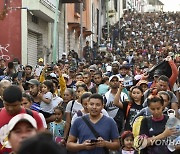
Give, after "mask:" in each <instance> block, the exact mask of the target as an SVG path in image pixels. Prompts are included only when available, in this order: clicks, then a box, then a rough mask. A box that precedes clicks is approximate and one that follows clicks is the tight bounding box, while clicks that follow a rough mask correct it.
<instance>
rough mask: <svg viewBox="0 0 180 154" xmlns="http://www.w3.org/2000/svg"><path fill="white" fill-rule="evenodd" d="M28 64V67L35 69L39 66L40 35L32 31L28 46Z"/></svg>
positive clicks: (29, 35) (29, 34) (29, 33)
mask: <svg viewBox="0 0 180 154" xmlns="http://www.w3.org/2000/svg"><path fill="white" fill-rule="evenodd" d="M27 48H28V52H27V62H28V65H31V66H32V67H34V66H35V65H36V64H37V52H38V34H37V33H34V32H32V31H28V44H27Z"/></svg>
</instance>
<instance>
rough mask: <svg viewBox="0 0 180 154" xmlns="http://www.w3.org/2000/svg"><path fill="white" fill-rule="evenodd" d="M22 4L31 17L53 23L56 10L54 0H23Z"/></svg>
mask: <svg viewBox="0 0 180 154" xmlns="http://www.w3.org/2000/svg"><path fill="white" fill-rule="evenodd" d="M23 4H24V5H23V6H24V7H27V8H28V9H29V10H30V11H31V12H32V14H33V15H35V16H37V17H39V18H42V19H44V20H45V21H48V22H53V21H54V17H55V8H56V7H55V5H56V4H55V1H54V0H25V1H24V3H23Z"/></svg>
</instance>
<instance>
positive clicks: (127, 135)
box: [119, 131, 138, 154]
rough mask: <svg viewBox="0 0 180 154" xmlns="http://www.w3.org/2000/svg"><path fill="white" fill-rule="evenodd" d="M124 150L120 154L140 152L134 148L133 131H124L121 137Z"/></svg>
mask: <svg viewBox="0 0 180 154" xmlns="http://www.w3.org/2000/svg"><path fill="white" fill-rule="evenodd" d="M121 144H122V149H121V150H120V152H119V154H137V153H138V152H137V151H136V150H135V149H134V148H133V144H134V136H133V133H132V132H131V131H124V132H123V133H122V135H121Z"/></svg>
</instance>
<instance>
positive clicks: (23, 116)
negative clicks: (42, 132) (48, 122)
mask: <svg viewBox="0 0 180 154" xmlns="http://www.w3.org/2000/svg"><path fill="white" fill-rule="evenodd" d="M20 121H27V122H29V123H30V124H31V125H32V126H33V127H34V128H36V129H37V122H36V120H35V119H34V118H33V117H32V116H30V115H29V114H26V113H21V114H18V115H16V116H14V117H13V118H12V119H11V120H10V121H9V123H8V131H9V132H10V131H12V130H13V128H14V127H15V126H16V124H17V123H18V122H20Z"/></svg>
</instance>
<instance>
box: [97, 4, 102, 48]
mask: <svg viewBox="0 0 180 154" xmlns="http://www.w3.org/2000/svg"><path fill="white" fill-rule="evenodd" d="M101 11H102V7H101V0H99V24H98V47H99V45H100V41H101Z"/></svg>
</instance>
